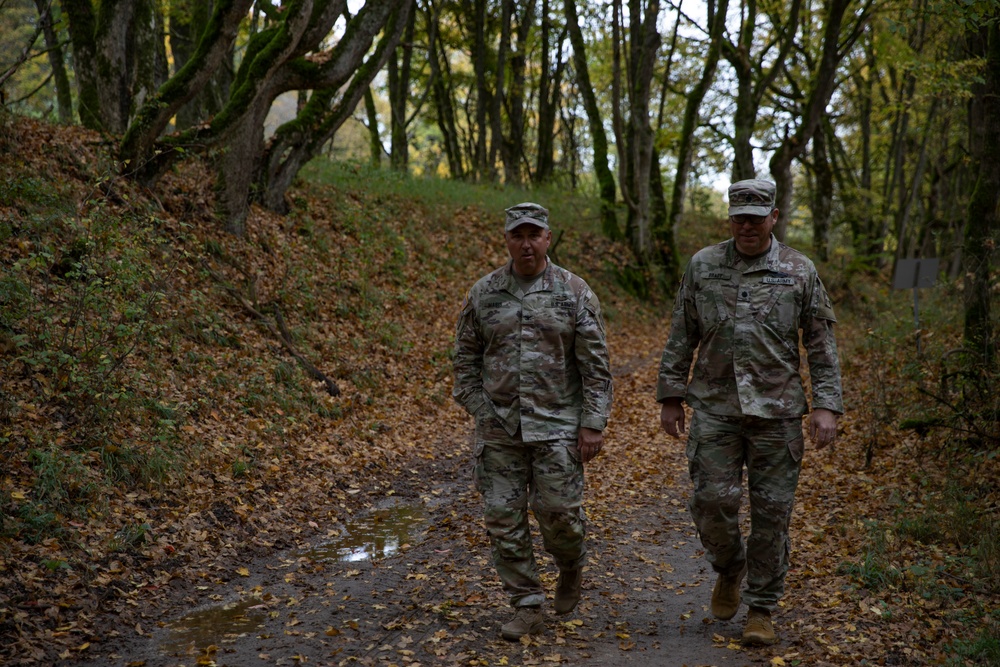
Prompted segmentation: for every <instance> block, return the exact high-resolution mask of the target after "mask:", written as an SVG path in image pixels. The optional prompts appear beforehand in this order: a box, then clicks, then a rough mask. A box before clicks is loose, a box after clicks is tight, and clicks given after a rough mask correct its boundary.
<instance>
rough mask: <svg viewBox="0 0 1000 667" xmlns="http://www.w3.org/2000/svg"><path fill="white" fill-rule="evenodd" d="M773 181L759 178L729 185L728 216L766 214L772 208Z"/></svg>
mask: <svg viewBox="0 0 1000 667" xmlns="http://www.w3.org/2000/svg"><path fill="white" fill-rule="evenodd" d="M774 189H775V188H774V183H772V182H771V181H764V180H761V179H759V178H751V179H748V180H745V181H737V182H736V183H733V184H732V185H730V186H729V216H730V217H734V216H737V215H768V214H769V213H770V212H771V211H773V210H774Z"/></svg>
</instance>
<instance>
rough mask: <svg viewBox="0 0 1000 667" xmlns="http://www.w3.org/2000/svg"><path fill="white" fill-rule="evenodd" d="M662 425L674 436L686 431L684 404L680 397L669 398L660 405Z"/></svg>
mask: <svg viewBox="0 0 1000 667" xmlns="http://www.w3.org/2000/svg"><path fill="white" fill-rule="evenodd" d="M660 426H662V427H663V430H664V431H666V432H667V433H669V434H670V435H672V436H674V437H675V438H676V437H678V436H680V434H681V433H683V432H684V406H683V405H682V404H681V399H679V398H667V399H665V400H664V401H663V403H661V407H660Z"/></svg>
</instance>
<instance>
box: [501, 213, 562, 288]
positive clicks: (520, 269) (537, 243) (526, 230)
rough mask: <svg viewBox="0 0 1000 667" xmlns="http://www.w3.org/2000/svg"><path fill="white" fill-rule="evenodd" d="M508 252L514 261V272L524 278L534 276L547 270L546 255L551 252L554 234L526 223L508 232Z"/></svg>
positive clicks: (506, 234)
mask: <svg viewBox="0 0 1000 667" xmlns="http://www.w3.org/2000/svg"><path fill="white" fill-rule="evenodd" d="M504 238H505V239H506V240H507V252H509V253H510V258H511V259H513V260H514V270H515V271H517V273H518V274H519V275H522V276H534V275H538V274H539V273H541V272H542V269H544V268H545V253H546V252H548V250H549V242H550V241H551V240H552V232H551V231H549V230H548V229H542V228H541V227H539V226H538V225H532V224H531V223H525V224H523V225H518V226H517V227H515V228H514V229H512V230H510V231H509V232H506V233H505V234H504Z"/></svg>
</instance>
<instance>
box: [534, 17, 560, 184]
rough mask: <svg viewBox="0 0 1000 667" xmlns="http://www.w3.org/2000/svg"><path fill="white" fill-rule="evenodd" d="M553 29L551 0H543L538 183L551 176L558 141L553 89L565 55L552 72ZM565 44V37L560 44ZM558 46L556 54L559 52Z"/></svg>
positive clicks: (539, 85)
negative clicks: (550, 12) (550, 44)
mask: <svg viewBox="0 0 1000 667" xmlns="http://www.w3.org/2000/svg"><path fill="white" fill-rule="evenodd" d="M551 32H552V21H551V19H550V17H549V0H542V30H541V52H540V53H539V54H538V58H539V61H540V63H541V73H540V75H539V77H538V154H537V156H536V159H535V176H534V178H533V179H532V180H533V181H534V182H535V183H539V184H540V183H546V182H548V181H549V179H551V178H552V169H553V164H554V162H553V157H554V156H553V150H554V144H555V137H554V136H553V134H554V133H555V127H556V112H557V111H558V109H559V101H558V99H556V98H555V97H554V96H553V95H552V92H553V89H555V90H558V89H559V82H558V79H559V72H561V71H562V64H563V61H562V58H559V59H558V61H557V64H556V74H555V76H553V75H552V74H551V73H550V68H549V61H550V60H551V58H552V56H551V49H550V46H549V41H550V36H551ZM559 45H560V47H561V46H562V40H560V43H559ZM559 50H560V49H558V48H557V50H556V53H559Z"/></svg>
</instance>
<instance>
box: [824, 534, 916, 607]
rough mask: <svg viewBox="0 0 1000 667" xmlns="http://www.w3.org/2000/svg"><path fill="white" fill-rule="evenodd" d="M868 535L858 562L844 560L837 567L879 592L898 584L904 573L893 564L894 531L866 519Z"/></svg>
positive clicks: (838, 570) (873, 590) (839, 572)
mask: <svg viewBox="0 0 1000 667" xmlns="http://www.w3.org/2000/svg"><path fill="white" fill-rule="evenodd" d="M865 525H866V527H867V535H866V539H865V542H864V551H863V553H862V555H861V557H860V559H859V560H858V561H857V562H844V563H841V564H840V566H839V567H838V568H837V572H838V574H843V575H847V576H850V577H854V578H855V579H857V580H858V582H859V583H860V584H861V586H863V587H864V588H866V589H868V590H870V591H872V592H878V591H882V590H884V589H886V588H892V587H894V586H898V585H899V584H900V583H901V582H902V580H903V574H902V572H900V570H899V569H898V568H897V567H895V566H894V565H893V562H892V556H891V555H890V552H889V545H890V543H891V541H892V539H893V537H892V533H890V532H889V531H887V530H886V529H885V528H884V527H882V526H881V525H880V524H879V523H878V522H877V521H866V522H865Z"/></svg>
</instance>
